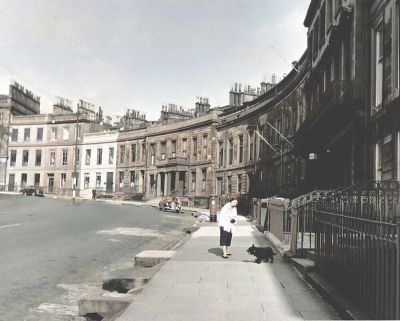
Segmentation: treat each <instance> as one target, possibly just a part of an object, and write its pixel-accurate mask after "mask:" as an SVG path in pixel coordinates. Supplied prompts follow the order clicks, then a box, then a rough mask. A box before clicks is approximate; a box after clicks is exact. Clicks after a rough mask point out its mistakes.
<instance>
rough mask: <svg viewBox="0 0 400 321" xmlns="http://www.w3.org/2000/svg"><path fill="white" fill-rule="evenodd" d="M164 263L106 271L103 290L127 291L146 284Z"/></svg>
mask: <svg viewBox="0 0 400 321" xmlns="http://www.w3.org/2000/svg"><path fill="white" fill-rule="evenodd" d="M161 266H162V263H160V264H156V265H154V266H151V267H143V266H135V267H132V268H126V269H118V270H113V271H109V272H107V273H105V275H104V276H103V290H107V291H116V292H119V293H127V292H128V291H129V290H131V289H135V288H139V287H142V286H144V285H145V284H146V283H147V282H149V281H150V279H151V278H152V277H153V276H154V275H155V274H156V273H157V272H158V271H159V270H160V268H161Z"/></svg>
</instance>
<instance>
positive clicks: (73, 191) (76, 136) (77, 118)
mask: <svg viewBox="0 0 400 321" xmlns="http://www.w3.org/2000/svg"><path fill="white" fill-rule="evenodd" d="M78 130H79V104H78V105H77V110H76V131H75V155H74V157H75V159H74V173H73V177H72V179H73V184H72V205H75V197H76V185H77V184H78V173H77V171H76V169H77V155H78Z"/></svg>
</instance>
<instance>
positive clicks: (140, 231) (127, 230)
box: [97, 227, 164, 237]
mask: <svg viewBox="0 0 400 321" xmlns="http://www.w3.org/2000/svg"><path fill="white" fill-rule="evenodd" d="M97 233H98V234H106V235H129V236H149V237H163V236H164V235H163V234H161V233H159V231H157V230H151V229H146V228H134V227H117V228H114V229H112V230H101V231H98V232H97Z"/></svg>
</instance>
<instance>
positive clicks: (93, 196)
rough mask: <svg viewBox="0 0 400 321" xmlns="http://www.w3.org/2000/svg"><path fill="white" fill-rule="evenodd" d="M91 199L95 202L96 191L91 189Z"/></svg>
mask: <svg viewBox="0 0 400 321" xmlns="http://www.w3.org/2000/svg"><path fill="white" fill-rule="evenodd" d="M92 199H93V200H96V189H95V188H93V189H92Z"/></svg>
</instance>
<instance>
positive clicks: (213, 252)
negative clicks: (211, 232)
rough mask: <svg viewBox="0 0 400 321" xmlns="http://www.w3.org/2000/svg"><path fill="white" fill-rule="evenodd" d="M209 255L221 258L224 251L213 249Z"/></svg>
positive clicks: (209, 250) (217, 248)
mask: <svg viewBox="0 0 400 321" xmlns="http://www.w3.org/2000/svg"><path fill="white" fill-rule="evenodd" d="M208 253H211V254H214V255H215V256H221V255H222V250H221V249H220V248H219V247H213V248H212V249H208Z"/></svg>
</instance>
